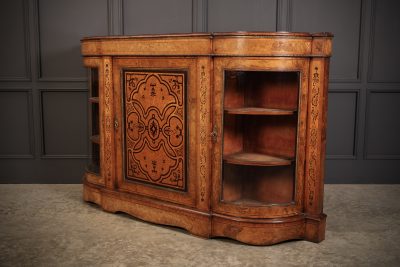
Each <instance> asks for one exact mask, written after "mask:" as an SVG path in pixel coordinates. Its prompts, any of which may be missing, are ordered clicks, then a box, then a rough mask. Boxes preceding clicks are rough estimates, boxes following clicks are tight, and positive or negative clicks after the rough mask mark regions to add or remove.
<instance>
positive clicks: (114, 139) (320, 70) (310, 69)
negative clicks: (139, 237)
mask: <svg viewBox="0 0 400 267" xmlns="http://www.w3.org/2000/svg"><path fill="white" fill-rule="evenodd" d="M81 45H82V46H81V48H82V55H83V56H84V65H85V66H86V67H87V68H88V69H89V81H90V83H89V88H90V90H89V117H90V125H89V126H90V127H89V128H90V151H89V152H90V153H89V154H90V158H89V162H88V166H87V170H86V172H85V176H84V191H83V198H84V200H85V201H90V202H94V203H96V204H98V205H100V206H101V207H102V208H103V209H104V210H105V211H109V212H117V211H122V212H126V213H128V214H131V215H133V216H135V217H137V218H140V219H142V220H145V221H150V222H154V223H159V224H166V225H172V226H178V227H182V228H184V229H186V230H187V231H189V232H190V233H192V234H194V235H197V236H201V237H205V238H209V237H218V236H221V237H229V238H233V239H236V240H239V241H242V242H245V243H248V244H254V245H267V244H274V243H278V242H282V241H285V240H290V239H306V240H309V241H313V242H320V241H322V240H323V239H324V236H325V221H326V215H325V214H324V213H323V174H324V157H325V139H326V137H325V133H326V103H327V83H328V66H329V57H330V55H331V46H332V35H331V34H329V33H318V34H309V33H286V32H277V33H268V32H254V33H252V32H246V33H244V32H240V33H214V34H208V33H204V34H203V33H202V34H171V35H142V36H119V37H90V38H84V39H83V40H82V42H81Z"/></svg>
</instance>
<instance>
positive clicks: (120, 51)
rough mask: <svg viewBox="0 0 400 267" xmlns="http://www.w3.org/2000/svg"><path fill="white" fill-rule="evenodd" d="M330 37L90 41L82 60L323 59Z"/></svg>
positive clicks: (191, 36)
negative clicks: (84, 57)
mask: <svg viewBox="0 0 400 267" xmlns="http://www.w3.org/2000/svg"><path fill="white" fill-rule="evenodd" d="M332 37H333V35H332V34H331V33H327V32H322V33H313V34H311V33H305V32H225V33H222V32H221V33H188V34H149V35H135V36H104V37H101V36H99V37H87V38H83V39H82V40H81V51H82V55H83V56H275V57H277V56H301V57H308V56H323V57H329V56H330V54H331V48H332V44H331V42H332Z"/></svg>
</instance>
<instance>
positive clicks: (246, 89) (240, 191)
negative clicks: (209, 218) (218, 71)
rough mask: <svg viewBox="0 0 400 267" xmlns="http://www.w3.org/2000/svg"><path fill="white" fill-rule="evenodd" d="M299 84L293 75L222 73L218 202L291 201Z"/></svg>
mask: <svg viewBox="0 0 400 267" xmlns="http://www.w3.org/2000/svg"><path fill="white" fill-rule="evenodd" d="M299 84H300V74H299V73H298V72H275V71H226V72H225V83H224V86H225V88H224V118H223V135H224V138H223V140H224V141H223V171H222V176H223V177H222V196H221V198H222V199H221V200H222V201H224V202H230V203H232V204H235V205H249V206H257V205H260V206H262V205H271V204H284V203H290V202H292V201H293V199H294V188H295V176H296V175H295V170H296V166H295V165H296V164H295V155H296V145H297V144H296V142H297V123H298V112H297V111H298V95H299Z"/></svg>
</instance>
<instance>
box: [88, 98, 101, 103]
mask: <svg viewBox="0 0 400 267" xmlns="http://www.w3.org/2000/svg"><path fill="white" fill-rule="evenodd" d="M89 102H90V103H99V98H98V97H89Z"/></svg>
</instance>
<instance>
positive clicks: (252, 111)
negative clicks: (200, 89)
mask: <svg viewBox="0 0 400 267" xmlns="http://www.w3.org/2000/svg"><path fill="white" fill-rule="evenodd" d="M295 112H296V111H295V110H286V109H274V108H256V107H243V108H225V113H227V114H238V115H292V114H294V113H295Z"/></svg>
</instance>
